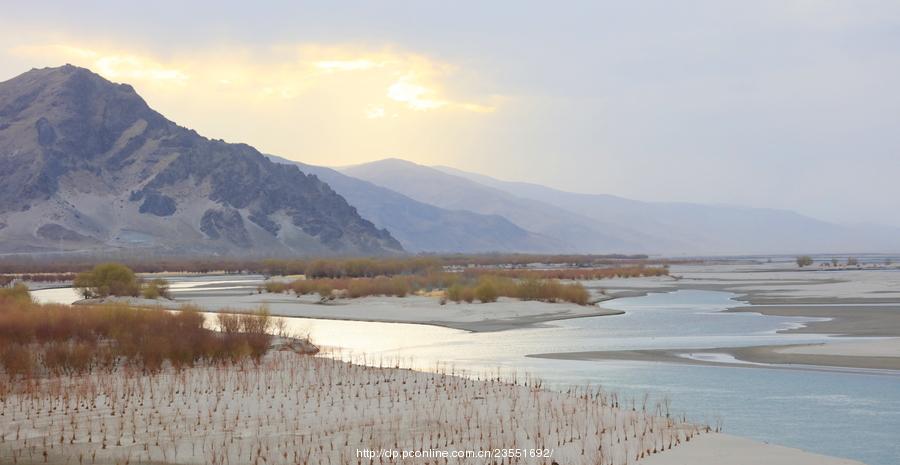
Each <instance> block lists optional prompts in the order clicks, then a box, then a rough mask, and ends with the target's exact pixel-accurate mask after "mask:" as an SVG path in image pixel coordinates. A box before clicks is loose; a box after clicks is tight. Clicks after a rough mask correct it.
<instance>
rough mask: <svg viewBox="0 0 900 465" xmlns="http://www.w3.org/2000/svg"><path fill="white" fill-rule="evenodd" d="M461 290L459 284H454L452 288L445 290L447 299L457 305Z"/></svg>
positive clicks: (460, 297)
mask: <svg viewBox="0 0 900 465" xmlns="http://www.w3.org/2000/svg"><path fill="white" fill-rule="evenodd" d="M462 290H463V287H462V285H461V284H459V283H455V284H453V285H452V286H450V287H448V288H447V298H448V299H450V300H452V301H454V302H456V303H459V302H460V301H461V300H462Z"/></svg>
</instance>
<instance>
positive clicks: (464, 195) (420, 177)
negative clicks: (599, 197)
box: [340, 158, 649, 252]
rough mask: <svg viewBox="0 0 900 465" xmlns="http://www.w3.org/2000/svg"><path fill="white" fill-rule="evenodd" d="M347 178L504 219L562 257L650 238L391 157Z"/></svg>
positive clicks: (347, 170)
mask: <svg viewBox="0 0 900 465" xmlns="http://www.w3.org/2000/svg"><path fill="white" fill-rule="evenodd" d="M340 171H341V172H342V173H344V174H346V175H349V176H352V177H355V178H358V179H363V180H365V181H369V182H371V183H373V184H376V185H379V186H382V187H385V188H388V189H391V190H394V191H396V192H399V193H401V194H403V195H406V196H408V197H411V198H413V199H415V200H418V201H420V202H424V203H428V204H431V205H436V206H438V207H441V208H446V209H451V210H468V211H472V212H476V213H480V214H484V215H500V216H503V217H505V218H507V219H509V220H510V221H512V222H513V223H514V224H516V225H518V226H519V227H521V228H523V229H526V230H528V231H531V232H534V233H537V234H540V235H542V236H545V237H550V238H554V239H556V240H557V241H559V242H560V243H561V244H562V247H561V248H560V249H559V250H558V251H559V252H634V251H639V250H640V249H641V248H642V242H643V241H645V240H647V239H649V238H647V237H644V235H643V234H642V233H640V232H638V231H635V230H633V229H631V228H629V227H623V226H618V225H613V224H610V223H606V222H603V221H597V220H594V219H591V218H588V217H585V216H583V215H580V214H578V213H575V212H571V211H568V210H565V209H561V208H559V207H558V206H555V205H551V204H549V203H547V202H543V201H542V200H540V199H525V198H521V197H518V196H515V195H512V194H510V193H508V192H504V191H502V190H499V189H496V188H493V187H490V186H486V185H483V184H480V183H477V182H474V181H472V180H469V179H466V178H463V177H460V176H454V175H451V174H447V173H443V172H441V171H439V170H436V169H434V168H430V167H427V166H422V165H417V164H415V163H412V162H408V161H405V160H400V159H395V158H390V159H385V160H380V161H375V162H371V163H366V164H362V165H355V166H349V167H343V168H340Z"/></svg>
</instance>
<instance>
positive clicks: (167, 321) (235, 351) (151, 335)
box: [0, 286, 272, 376]
mask: <svg viewBox="0 0 900 465" xmlns="http://www.w3.org/2000/svg"><path fill="white" fill-rule="evenodd" d="M219 325H220V327H222V329H223V331H224V333H223V334H220V333H217V332H215V331H212V330H210V329H208V328H206V327H205V318H204V316H203V315H202V314H201V313H200V310H199V309H198V308H196V307H191V306H185V307H183V308H182V310H181V311H179V312H170V311H168V310H163V309H136V308H132V307H128V306H125V305H100V306H86V305H85V306H82V305H75V306H69V305H41V304H37V303H34V302H33V301H32V300H31V298H30V297H29V295H28V291H27V289H25V288H24V286H17V287H14V288H11V289H0V364H2V368H3V371H5V372H6V373H7V374H9V375H13V376H19V375H21V376H29V375H32V374H34V373H35V372H36V371H39V372H47V373H54V374H72V373H81V372H84V371H88V370H91V369H92V368H93V367H104V368H113V367H115V366H116V365H117V364H119V363H131V364H134V365H136V366H138V367H140V368H142V369H143V370H145V371H149V372H155V371H158V370H160V369H161V368H163V367H164V366H165V364H166V363H170V364H171V365H172V366H174V367H176V368H178V367H182V366H191V365H193V364H195V363H197V362H198V361H206V360H216V359H228V360H238V359H240V358H242V357H246V356H252V357H254V358H255V359H258V358H259V357H261V356H262V355H263V354H265V352H266V351H267V350H268V348H269V344H270V342H271V336H270V334H269V333H270V332H271V330H272V319H271V318H270V317H269V315H268V312H266V311H265V310H261V311H258V312H255V313H253V314H250V315H227V314H221V315H219Z"/></svg>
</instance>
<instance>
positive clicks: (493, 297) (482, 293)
mask: <svg viewBox="0 0 900 465" xmlns="http://www.w3.org/2000/svg"><path fill="white" fill-rule="evenodd" d="M475 297H476V298H477V299H478V300H480V301H481V302H482V303H488V302H496V301H497V289H496V288H495V287H494V284H493V283H491V281H490V280H486V279H485V280H482V281H481V282H480V283H479V284H478V287H476V288H475Z"/></svg>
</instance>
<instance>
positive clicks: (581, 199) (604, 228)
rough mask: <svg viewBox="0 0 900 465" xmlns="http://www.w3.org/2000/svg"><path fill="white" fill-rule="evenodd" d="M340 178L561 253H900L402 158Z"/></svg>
mask: <svg viewBox="0 0 900 465" xmlns="http://www.w3.org/2000/svg"><path fill="white" fill-rule="evenodd" d="M341 171H342V172H343V173H345V174H348V175H351V176H354V177H357V178H359V179H364V180H367V181H370V182H372V183H374V184H377V185H380V186H383V187H387V188H389V189H393V190H395V191H397V192H400V193H402V194H404V195H407V196H409V197H411V198H413V199H416V200H419V201H422V202H426V203H431V204H434V205H437V206H439V207H443V208H449V209H467V210H470V211H474V212H477V213H482V214H500V215H503V216H505V217H507V218H508V219H510V220H511V221H512V222H513V223H515V224H516V225H518V226H520V227H522V228H523V229H526V230H529V231H532V232H535V233H538V234H540V235H542V237H548V238H553V239H558V240H559V241H562V242H563V243H564V244H565V246H564V248H563V249H562V250H564V251H573V252H581V253H586V252H610V251H619V252H640V253H662V254H691V255H703V254H749V253H758V254H766V253H797V252H877V251H888V250H891V251H892V250H898V249H900V231H898V230H896V229H895V228H890V227H884V226H873V225H866V226H848V225H839V224H834V223H829V222H825V221H821V220H817V219H814V218H810V217H808V216H804V215H801V214H799V213H796V212H792V211H787V210H777V209H765V208H747V207H736V206H723V205H703V204H693V203H667V202H641V201H636V200H630V199H625V198H621V197H616V196H613V195H598V194H577V193H571V192H564V191H560V190H557V189H552V188H549V187H545V186H541V185H537V184H531V183H521V182H508V181H501V180H498V179H495V178H491V177H489V176H484V175H480V174H474V173H468V172H465V171H461V170H457V169H454V168H449V167H427V166H422V165H417V164H414V163H411V162H408V161H404V160H398V159H385V160H380V161H376V162H372V163H366V164H362V165H356V166H350V167H345V168H342V169H341Z"/></svg>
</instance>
